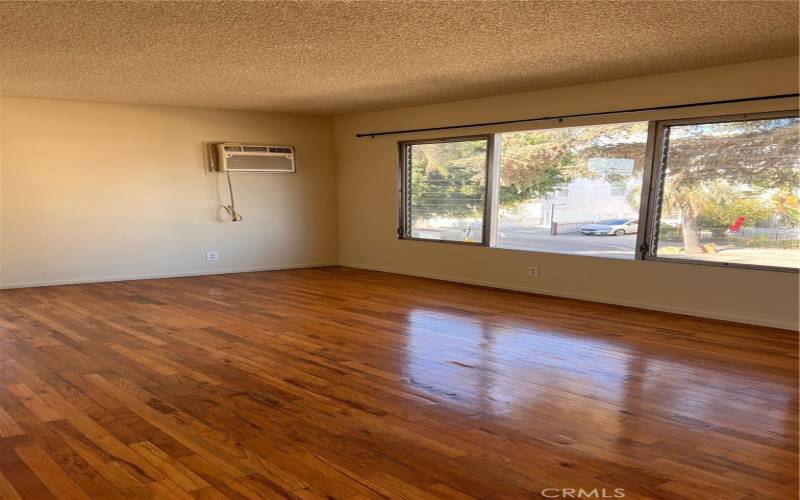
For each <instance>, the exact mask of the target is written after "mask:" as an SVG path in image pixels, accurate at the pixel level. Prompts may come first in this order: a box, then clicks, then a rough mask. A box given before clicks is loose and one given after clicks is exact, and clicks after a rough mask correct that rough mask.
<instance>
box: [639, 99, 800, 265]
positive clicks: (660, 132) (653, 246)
mask: <svg viewBox="0 0 800 500" xmlns="http://www.w3.org/2000/svg"><path fill="white" fill-rule="evenodd" d="M799 117H800V111H798V110H783V111H767V112H757V113H738V114H728V115H716V116H702V117H696V118H676V119H670V120H656V121H651V122H650V124H651V126H652V128H653V130H652V134H651V130H650V129H648V144H650V143H652V144H653V146H654V147H653V149H652V152H650V154H648V156H647V158H646V164H645V178H644V182H643V184H642V202H641V204H640V210H642V209H643V208H646V210H644V211H643V212H642V213H640V214H639V217H640V222H641V221H642V217H643V216H644V222H645V225H644V226H641V225H640V226H639V227H644V231H640V233H639V234H640V238H639V239H638V240H637V242H636V243H637V248H638V251H639V259H637V260H645V261H651V262H674V263H680V264H692V265H704V266H714V267H733V268H739V269H756V270H762V271H778V272H788V273H794V274H797V273H798V272H800V269H797V268H792V267H783V266H770V265H766V264H746V263H742V262H715V261H706V260H699V259H687V258H681V257H659V256H658V255H657V254H656V252H657V240H658V224H657V222H658V221H659V220H660V219H661V212H660V210H661V206H660V199H661V195H662V189H663V187H664V184H665V180H666V169H665V166H666V165H665V160H666V159H667V152H668V149H667V148H665V146H668V144H665V142H666V136H665V131H666V130H667V128H668V127H673V126H681V125H698V124H705V123H730V122H740V121H750V120H769V119H776V118H799ZM651 135H652V140H651ZM645 186H647V189H645Z"/></svg>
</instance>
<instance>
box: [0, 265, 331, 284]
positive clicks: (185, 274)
mask: <svg viewBox="0 0 800 500" xmlns="http://www.w3.org/2000/svg"><path fill="white" fill-rule="evenodd" d="M338 265H339V264H338V263H335V262H316V263H310V264H287V265H284V266H266V267H244V268H233V269H214V270H210V269H203V270H200V271H186V272H181V273H157V274H136V275H130V276H103V277H97V278H75V279H65V280H51V281H30V282H19V283H3V284H2V285H0V290H10V289H14V288H33V287H42V286H58V285H80V284H85V283H108V282H114V281H137V280H151V279H161V278H186V277H190V276H213V275H215V274H236V273H256V272H263V271H281V270H285V269H307V268H312V267H332V266H338Z"/></svg>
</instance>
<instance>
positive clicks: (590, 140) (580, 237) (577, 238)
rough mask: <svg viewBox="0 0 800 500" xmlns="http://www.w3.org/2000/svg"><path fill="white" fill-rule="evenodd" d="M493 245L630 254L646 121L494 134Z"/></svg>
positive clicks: (604, 254)
mask: <svg viewBox="0 0 800 500" xmlns="http://www.w3.org/2000/svg"><path fill="white" fill-rule="evenodd" d="M499 142H500V148H501V154H500V177H499V185H500V188H499V189H500V192H499V206H498V215H497V219H498V224H497V235H496V242H497V246H499V247H503V248H516V249H522V250H536V251H541V252H558V253H569V254H580V255H594V256H600V257H616V258H625V259H632V258H634V256H635V252H634V249H635V247H636V233H637V231H638V222H639V203H640V197H641V189H642V171H643V167H644V159H645V147H646V143H647V122H637V123H617V124H611V125H593V126H586V127H570V128H559V129H548V130H531V131H525V132H509V133H504V134H500V141H499Z"/></svg>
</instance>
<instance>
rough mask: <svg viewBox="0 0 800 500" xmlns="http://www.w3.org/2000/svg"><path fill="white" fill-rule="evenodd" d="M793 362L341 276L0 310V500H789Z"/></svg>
mask: <svg viewBox="0 0 800 500" xmlns="http://www.w3.org/2000/svg"><path fill="white" fill-rule="evenodd" d="M797 349H798V337H797V334H796V333H794V332H788V331H781V330H773V329H767V328H757V327H749V326H744V325H735V324H731V323H724V322H716V321H707V320H701V319H695V318H688V317H682V316H675V315H669V314H662V313H656V312H647V311H637V310H633V309H625V308H619V307H613V306H605V305H600V304H592V303H587V302H579V301H570V300H563V299H556V298H548V297H540V296H532V295H526V294H519V293H512V292H502V291H497V290H488V289H482V288H478V287H470V286H463V285H457V284H451V283H444V282H437V281H431V280H424V279H419V278H411V277H404V276H397V275H390V274H384V273H376V272H369V271H360V270H354V269H345V268H326V269H306V270H295V271H280V272H269V273H249V274H240V275H226V276H207V277H196V278H180V279H170V280H151V281H137V282H127V283H105V284H94V285H77V286H64V287H53V288H40V289H26V290H13V291H2V292H0V497H3V495H11V494H12V493H9V492H14V494H18V495H19V496H21V497H23V498H51V497H52V496H56V497H59V496H60V497H67V498H85V497H89V498H131V497H155V498H182V497H186V496H187V495H188V496H189V497H195V498H222V497H227V498H261V497H263V498H274V497H280V496H283V497H289V498H319V497H330V498H378V497H390V498H401V497H402V498H469V497H475V498H521V497H537V496H542V495H543V492H547V493H548V494H552V493H553V490H552V489H553V488H555V489H561V488H567V489H570V488H572V489H584V490H585V491H595V492H596V493H595V495H598V494H600V493H601V492H603V491H605V492H606V493H610V494H613V492H614V489H615V488H623V489H624V491H625V498H691V499H694V498H720V499H722V498H725V499H728V498H792V497H794V496H796V491H797V485H798V483H797V467H798V462H797V438H798V432H797V425H798V419H797V411H798V400H797V390H798V383H797V374H798V372H797ZM596 497H597V496H595V498H596Z"/></svg>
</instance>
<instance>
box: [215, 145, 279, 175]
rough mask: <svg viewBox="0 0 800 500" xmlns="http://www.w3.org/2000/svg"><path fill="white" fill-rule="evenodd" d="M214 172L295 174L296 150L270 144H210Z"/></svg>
mask: <svg viewBox="0 0 800 500" xmlns="http://www.w3.org/2000/svg"><path fill="white" fill-rule="evenodd" d="M209 160H210V162H209V170H210V171H212V172H268V173H294V172H295V164H294V148H293V147H292V146H272V145H268V144H245V143H238V142H219V143H211V144H209Z"/></svg>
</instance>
